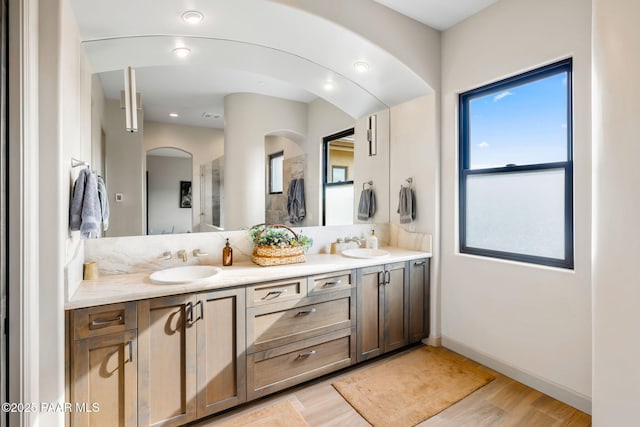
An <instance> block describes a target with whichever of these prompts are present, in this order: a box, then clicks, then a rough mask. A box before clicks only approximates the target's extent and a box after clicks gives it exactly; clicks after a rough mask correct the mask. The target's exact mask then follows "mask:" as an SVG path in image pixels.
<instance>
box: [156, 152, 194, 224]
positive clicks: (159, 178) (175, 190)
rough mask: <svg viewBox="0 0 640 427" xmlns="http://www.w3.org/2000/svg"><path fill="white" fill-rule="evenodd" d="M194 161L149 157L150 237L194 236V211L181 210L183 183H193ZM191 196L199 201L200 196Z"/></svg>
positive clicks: (189, 159)
mask: <svg viewBox="0 0 640 427" xmlns="http://www.w3.org/2000/svg"><path fill="white" fill-rule="evenodd" d="M192 163H193V161H192V159H191V158H190V157H189V158H186V157H166V156H147V172H148V173H149V175H148V184H147V185H148V193H147V197H148V199H149V205H148V208H149V213H148V218H149V223H148V229H149V234H166V233H172V232H174V233H191V232H192V231H193V227H192V224H191V219H192V215H191V211H192V210H194V209H193V201H192V203H191V206H192V207H191V208H182V207H180V181H191V180H192V179H193V173H192V171H191V168H192ZM191 191H192V194H193V195H194V196H195V197H194V198H197V193H193V182H192V187H191Z"/></svg>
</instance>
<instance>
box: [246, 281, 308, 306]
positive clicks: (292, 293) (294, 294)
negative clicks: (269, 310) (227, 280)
mask: <svg viewBox="0 0 640 427" xmlns="http://www.w3.org/2000/svg"><path fill="white" fill-rule="evenodd" d="M306 285H307V279H306V278H305V277H299V278H295V279H289V280H280V281H277V282H270V283H261V284H259V285H253V286H249V287H247V307H254V306H258V305H264V304H272V303H275V302H280V301H290V300H295V299H300V298H303V297H304V296H306V294H307V290H306Z"/></svg>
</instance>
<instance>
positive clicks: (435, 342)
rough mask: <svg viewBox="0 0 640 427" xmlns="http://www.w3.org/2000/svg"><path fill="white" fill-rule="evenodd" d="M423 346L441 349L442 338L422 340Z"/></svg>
mask: <svg viewBox="0 0 640 427" xmlns="http://www.w3.org/2000/svg"><path fill="white" fill-rule="evenodd" d="M422 343H423V344H426V345H430V346H431V347H441V346H442V337H428V338H425V339H423V340H422Z"/></svg>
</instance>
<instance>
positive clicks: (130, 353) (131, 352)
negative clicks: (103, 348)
mask: <svg viewBox="0 0 640 427" xmlns="http://www.w3.org/2000/svg"><path fill="white" fill-rule="evenodd" d="M127 346H128V347H129V362H133V340H129V343H128V344H127Z"/></svg>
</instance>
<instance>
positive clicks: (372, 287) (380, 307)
mask: <svg viewBox="0 0 640 427" xmlns="http://www.w3.org/2000/svg"><path fill="white" fill-rule="evenodd" d="M356 280H357V284H358V287H357V321H356V322H357V334H356V335H357V345H356V350H357V352H358V362H361V361H363V360H367V359H369V358H372V357H376V356H379V355H380V354H382V352H383V351H384V286H383V285H382V283H383V282H384V266H378V265H376V266H373V267H366V268H361V269H358V272H357V279H356Z"/></svg>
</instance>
